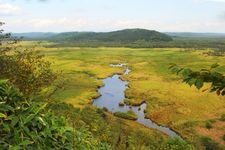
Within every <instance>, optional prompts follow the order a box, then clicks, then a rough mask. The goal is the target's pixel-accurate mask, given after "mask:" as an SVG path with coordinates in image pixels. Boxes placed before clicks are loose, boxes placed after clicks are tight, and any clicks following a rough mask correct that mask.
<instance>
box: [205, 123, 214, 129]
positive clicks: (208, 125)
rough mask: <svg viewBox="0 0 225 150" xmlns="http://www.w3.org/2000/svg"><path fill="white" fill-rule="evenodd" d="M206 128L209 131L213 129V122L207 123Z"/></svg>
mask: <svg viewBox="0 0 225 150" xmlns="http://www.w3.org/2000/svg"><path fill="white" fill-rule="evenodd" d="M205 127H206V128H207V129H211V128H213V125H212V122H211V121H206V123H205Z"/></svg>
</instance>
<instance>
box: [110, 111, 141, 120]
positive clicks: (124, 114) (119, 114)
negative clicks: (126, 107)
mask: <svg viewBox="0 0 225 150" xmlns="http://www.w3.org/2000/svg"><path fill="white" fill-rule="evenodd" d="M114 115H115V116H117V117H120V118H124V119H129V120H137V115H136V114H135V112H133V111H131V110H130V111H128V112H115V113H114Z"/></svg>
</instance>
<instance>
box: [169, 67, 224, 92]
mask: <svg viewBox="0 0 225 150" xmlns="http://www.w3.org/2000/svg"><path fill="white" fill-rule="evenodd" d="M217 67H219V64H217V63H215V64H213V65H211V67H210V68H209V69H201V70H200V71H193V70H192V69H190V68H182V67H179V66H178V65H176V64H171V66H170V67H169V69H170V70H171V71H172V72H173V73H176V74H177V75H179V74H181V75H182V77H183V82H185V83H187V84H189V85H190V86H193V85H194V86H195V87H196V88H198V89H201V88H202V87H203V86H204V84H205V83H211V87H210V88H209V91H210V92H216V93H217V95H222V96H225V76H224V75H223V74H222V73H219V72H216V71H214V69H215V68H217ZM204 91H205V90H204Z"/></svg>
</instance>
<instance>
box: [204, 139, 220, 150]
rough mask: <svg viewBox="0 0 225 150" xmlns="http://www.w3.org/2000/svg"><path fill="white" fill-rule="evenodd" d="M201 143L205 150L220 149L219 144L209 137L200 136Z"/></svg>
mask: <svg viewBox="0 0 225 150" xmlns="http://www.w3.org/2000/svg"><path fill="white" fill-rule="evenodd" d="M201 143H202V144H203V146H204V147H205V150H219V149H220V147H219V144H218V143H216V142H215V141H213V140H212V139H211V138H209V137H202V138H201Z"/></svg>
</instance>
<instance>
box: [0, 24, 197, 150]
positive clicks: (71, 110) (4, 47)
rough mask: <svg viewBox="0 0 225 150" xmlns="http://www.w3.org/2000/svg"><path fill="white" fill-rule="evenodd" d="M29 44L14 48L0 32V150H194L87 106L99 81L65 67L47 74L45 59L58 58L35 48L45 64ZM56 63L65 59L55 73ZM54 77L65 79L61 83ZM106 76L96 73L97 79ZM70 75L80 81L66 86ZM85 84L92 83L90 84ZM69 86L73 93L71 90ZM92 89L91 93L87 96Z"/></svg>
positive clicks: (101, 110)
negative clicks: (77, 100) (76, 98)
mask: <svg viewBox="0 0 225 150" xmlns="http://www.w3.org/2000/svg"><path fill="white" fill-rule="evenodd" d="M0 25H1V24H0ZM30 44H32V47H33V44H34V43H28V44H26V43H23V44H22V45H20V44H19V45H18V44H17V40H12V39H11V37H10V35H9V34H6V35H5V34H3V33H2V31H0V62H1V63H0V65H1V70H0V71H1V72H0V73H1V74H0V75H1V76H0V136H1V140H0V149H16V150H17V149H18V150H19V149H79V150H80V149H84V150H86V149H90V150H93V149H96V150H98V149H158V148H159V149H165V150H166V149H194V147H193V146H192V145H190V144H188V143H187V142H185V141H183V140H181V139H170V138H169V137H168V136H166V135H164V134H162V133H160V132H158V131H155V130H152V129H148V128H145V127H143V126H142V125H139V124H137V123H135V122H132V121H128V120H123V119H119V118H115V117H114V116H113V115H112V114H111V113H109V112H107V111H106V110H103V109H98V108H95V107H93V106H91V105H87V103H89V102H90V101H89V99H92V98H93V97H94V96H96V95H97V94H96V88H97V86H99V85H101V81H98V82H97V81H96V78H93V77H96V76H95V74H93V73H92V72H91V71H89V70H86V69H85V70H75V71H74V70H73V69H72V70H71V68H67V69H68V70H65V72H64V73H62V74H58V73H56V72H55V71H53V70H52V65H51V63H50V62H49V60H52V59H60V57H58V58H57V57H56V56H55V55H52V54H50V53H49V52H52V51H49V50H46V49H45V48H44V47H37V48H38V49H39V50H42V53H44V54H48V58H47V59H46V58H45V57H43V56H42V55H41V54H40V53H36V51H35V49H33V48H31V47H30ZM56 53H57V52H56ZM60 55H61V54H60ZM66 60H67V59H66ZM68 60H69V59H68ZM62 61H65V60H61V61H60V60H57V64H56V65H55V70H60V67H62V66H61V65H63V66H64V65H65V64H63V63H62ZM81 67H82V66H81ZM83 67H85V66H83ZM92 67H94V66H92ZM105 67H106V68H107V69H108V66H105ZM75 68H76V66H75ZM114 71H117V72H122V71H123V70H122V69H115V68H114V69H112V70H111V74H113V73H114ZM60 75H64V76H65V77H64V78H66V79H68V80H61V79H62V77H63V76H62V77H60ZM74 75H76V76H74ZM108 75H109V74H108V73H106V74H101V75H100V74H99V77H100V76H102V77H104V76H108ZM73 76H74V77H75V79H79V80H80V81H83V80H86V81H84V82H77V81H76V80H75V81H76V82H70V81H71V80H73V79H72V78H71V77H73ZM87 79H89V80H87ZM88 81H92V82H93V83H95V84H93V85H90V84H89V83H88ZM65 83H71V84H65ZM85 84H86V85H85ZM63 85H66V86H63ZM75 86H77V87H79V88H77V89H74V87H75ZM89 86H91V88H89ZM80 87H81V88H80ZM63 88H65V89H63ZM92 88H93V91H92V90H90V91H89V89H92ZM83 90H84V91H85V92H90V93H88V94H87V93H85V92H84V91H83ZM73 91H76V92H75V93H74V92H73ZM77 91H78V92H77ZM76 94H81V95H82V96H83V98H85V99H84V100H85V101H81V100H82V98H81V99H80V101H79V102H78V103H77V105H74V106H75V107H74V106H72V105H69V104H68V102H69V101H66V98H73V97H76ZM52 96H53V97H52ZM63 102H67V103H63ZM74 104H75V103H74ZM79 107H80V108H79ZM131 114H132V113H131ZM132 115H133V114H132Z"/></svg>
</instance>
